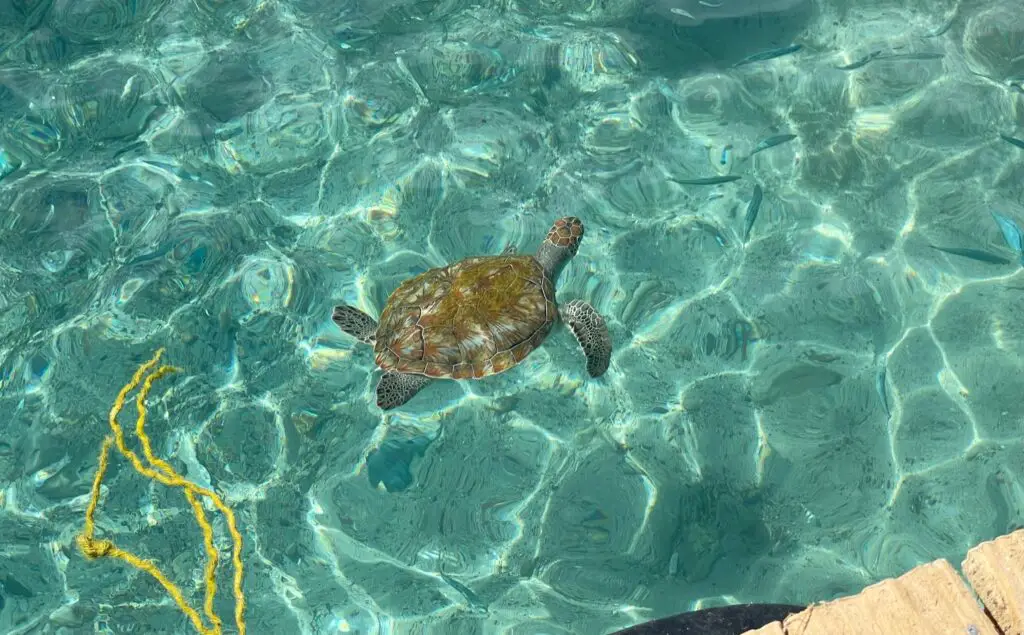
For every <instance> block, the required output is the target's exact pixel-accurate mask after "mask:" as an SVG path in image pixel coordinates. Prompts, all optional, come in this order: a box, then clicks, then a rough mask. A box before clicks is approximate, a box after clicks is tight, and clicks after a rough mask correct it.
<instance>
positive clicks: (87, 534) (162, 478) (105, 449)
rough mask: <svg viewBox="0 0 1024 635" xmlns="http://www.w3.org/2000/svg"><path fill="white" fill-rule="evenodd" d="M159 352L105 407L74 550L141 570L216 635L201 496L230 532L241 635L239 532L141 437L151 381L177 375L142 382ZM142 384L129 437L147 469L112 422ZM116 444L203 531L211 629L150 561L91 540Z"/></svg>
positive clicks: (212, 555)
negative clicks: (180, 493)
mask: <svg viewBox="0 0 1024 635" xmlns="http://www.w3.org/2000/svg"><path fill="white" fill-rule="evenodd" d="M163 352H164V349H162V348H161V349H160V350H158V351H157V352H156V354H155V355H154V356H153V358H152V359H151V360H149V361H148V362H146V363H145V364H143V365H142V366H140V367H139V369H138V370H137V371H135V375H134V376H133V377H132V380H131V381H130V382H128V384H127V385H126V386H125V387H124V388H122V389H121V392H120V393H119V394H118V395H117V399H116V400H115V401H114V406H113V407H112V408H111V409H110V417H109V423H110V429H111V431H112V432H113V435H108V436H107V437H105V438H104V439H103V444H102V446H101V448H100V460H99V467H97V468H96V477H95V478H94V479H93V482H92V495H91V498H90V499H89V506H88V507H87V508H86V510H85V527H84V528H83V529H82V533H81V534H79V535H78V537H77V538H76V539H75V542H76V543H77V544H78V548H79V549H81V550H82V553H83V554H84V555H85V557H86V558H89V559H93V558H101V557H111V558H119V559H121V560H123V561H125V562H127V563H128V564H130V565H131V566H133V567H135V568H136V569H141V570H142V571H145V572H146V573H148V574H149V575H151V576H153V578H155V579H156V581H157V582H159V583H160V584H161V585H163V587H164V589H166V590H167V593H168V594H169V595H170V596H171V599H173V600H174V602H175V603H176V604H177V605H178V607H179V608H181V610H182V612H183V613H185V615H186V616H188V618H189V619H190V620H191V621H192V624H193V625H194V626H195V627H196V630H197V631H199V633H200V634H201V635H221V624H222V622H221V619H220V618H219V617H218V616H217V614H216V613H214V611H213V599H214V596H215V595H216V594H217V577H216V574H217V562H218V555H217V549H216V547H215V546H214V544H213V527H212V526H211V525H210V523H209V521H207V520H206V513H205V512H204V511H203V503H202V501H201V500H200V497H203V496H205V497H207V498H209V499H210V501H211V502H212V503H213V505H214V507H216V508H217V510H218V511H220V513H222V514H224V518H225V519H226V520H227V525H228V532H229V533H230V534H231V541H232V543H233V545H232V550H231V562H232V564H233V565H234V570H235V572H234V573H235V575H234V580H233V582H234V584H233V588H234V593H235V623H236V624H237V625H238V632H239V635H245V596H244V595H243V594H242V576H243V569H242V534H240V533H239V531H238V527H237V525H236V524H235V515H234V513H233V512H232V511H231V509H230V508H229V507H228V506H227V505H225V504H224V501H223V500H222V499H221V498H220V496H218V495H217V494H216V493H215V492H213V491H211V490H208V489H206V488H204V487H200V486H199V485H196V484H195V483H192V482H189V481H186V480H185V479H184V478H182V476H181V475H180V474H178V473H177V472H175V471H174V468H172V467H171V466H170V464H168V463H167V462H166V461H164V460H162V459H160V458H159V457H157V456H155V455H154V454H153V448H152V446H151V445H150V442H149V437H148V436H146V431H145V425H146V397H147V396H148V395H149V391H150V389H151V388H152V387H153V382H155V381H156V380H158V379H160V378H161V377H163V376H164V375H166V374H168V373H173V372H175V371H177V370H178V369H177V368H174V367H173V366H166V365H165V366H161V367H160V368H157V369H156V370H155V371H153V372H152V373H150V374H149V375H148V376H146V377H145V379H143V377H144V376H145V375H146V373H149V371H151V370H152V369H153V368H154V367H155V366H156V365H157V364H158V363H159V362H160V357H161V355H163ZM140 383H142V388H140V389H139V394H138V395H137V396H136V398H135V407H136V409H137V410H138V418H137V419H136V421H135V434H136V435H137V436H138V437H139V442H140V443H141V445H142V453H143V455H144V456H145V458H146V461H147V462H148V463H149V466H146V465H145V464H143V462H142V460H141V459H139V457H138V455H137V454H135V453H134V452H132V451H131V450H130V449H128V446H127V445H125V442H124V431H123V430H122V429H121V425H120V424H119V423H118V422H117V415H118V414H120V412H121V410H122V408H124V402H125V399H127V397H128V393H130V392H131V391H132V390H135V388H136V387H138V385H139V384H140ZM114 444H116V445H117V449H118V451H119V452H120V453H121V455H122V456H124V457H125V458H126V459H128V461H129V462H130V463H131V464H132V467H134V468H135V471H136V472H138V473H139V474H142V475H143V476H145V477H146V478H150V479H152V480H154V481H158V482H160V483H163V484H164V485H166V486H168V487H180V488H181V489H182V490H184V492H185V498H186V499H188V502H189V504H190V505H191V506H192V511H193V513H194V514H195V517H196V522H197V523H199V527H200V528H201V529H202V531H203V545H204V547H205V550H206V556H207V561H206V568H205V571H204V578H205V582H206V584H205V587H206V592H205V598H204V602H203V612H204V613H205V614H206V617H207V619H208V620H209V621H210V623H211V624H213V626H212V627H207V626H206V625H205V624H203V620H202V618H201V617H200V616H199V613H198V612H197V611H196V610H195V609H193V608H192V606H191V605H190V604H189V603H188V601H187V600H186V599H185V597H184V595H182V593H181V590H180V589H178V587H177V586H176V585H175V584H174V583H173V582H171V581H170V579H168V578H167V576H166V575H164V573H163V572H162V571H161V570H160V569H159V568H158V567H157V566H156V564H155V563H153V562H151V561H149V560H143V559H142V558H140V557H138V556H136V555H135V554H133V553H130V552H128V551H125V550H123V549H120V548H118V547H116V546H115V545H114V543H113V542H111V541H109V540H97V539H96V538H95V537H94V533H95V531H96V522H95V520H94V517H95V515H96V506H97V504H98V503H99V498H100V484H101V483H102V482H103V475H104V474H105V473H106V471H107V464H108V458H109V455H110V446H111V445H114Z"/></svg>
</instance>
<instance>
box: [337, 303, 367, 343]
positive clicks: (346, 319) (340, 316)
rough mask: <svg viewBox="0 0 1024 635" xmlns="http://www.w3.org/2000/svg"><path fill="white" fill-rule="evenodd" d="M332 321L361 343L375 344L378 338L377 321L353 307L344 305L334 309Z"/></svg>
mask: <svg viewBox="0 0 1024 635" xmlns="http://www.w3.org/2000/svg"><path fill="white" fill-rule="evenodd" d="M331 319H332V320H334V323H335V324H337V325H338V327H339V328H341V330H342V331H345V332H346V333H348V334H349V335H351V336H352V337H354V338H356V339H357V340H359V341H361V342H366V343H367V344H373V341H374V339H376V337H377V321H376V320H374V319H373V318H372V317H370V316H369V315H367V314H365V313H363V312H362V311H360V310H359V309H357V308H355V307H353V306H349V305H347V304H342V305H339V306H336V307H334V314H333V315H331Z"/></svg>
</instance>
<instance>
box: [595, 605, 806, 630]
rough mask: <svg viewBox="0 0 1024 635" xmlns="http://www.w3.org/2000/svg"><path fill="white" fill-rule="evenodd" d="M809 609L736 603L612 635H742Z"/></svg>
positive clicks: (644, 624) (666, 618)
mask: <svg viewBox="0 0 1024 635" xmlns="http://www.w3.org/2000/svg"><path fill="white" fill-rule="evenodd" d="M805 608H807V607H804V606H796V605H793V604H736V605H734V606H718V607H715V608H710V609H701V610H699V611H690V612H689V613H680V614H679V615H673V616H671V617H663V618H661V619H658V620H654V621H651V622H644V623H643V624H637V625H636V626H631V627H629V628H625V629H622V630H621V631H615V632H614V633H610V634H609V635H742V633H745V632H747V631H750V630H754V629H757V628H761V627H762V626H766V625H768V624H771V623H772V622H776V621H781V620H783V619H785V618H786V616H787V615H791V614H793V613H799V612H800V611H802V610H804V609H805Z"/></svg>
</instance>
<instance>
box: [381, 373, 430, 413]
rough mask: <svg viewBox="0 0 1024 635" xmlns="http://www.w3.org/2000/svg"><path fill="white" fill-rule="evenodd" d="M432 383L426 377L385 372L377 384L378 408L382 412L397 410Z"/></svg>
mask: <svg viewBox="0 0 1024 635" xmlns="http://www.w3.org/2000/svg"><path fill="white" fill-rule="evenodd" d="M430 382H431V379H430V377H426V376H425V375H413V374H409V373H396V372H395V371H393V370H389V371H385V372H384V374H383V375H381V377H380V381H378V382H377V406H378V407H380V409H381V410H390V409H392V408H397V407H398V406H401V405H402V404H404V403H405V402H407V401H409V400H410V399H412V398H413V395H415V394H416V393H418V392H419V391H420V389H421V388H423V387H424V386H426V385H427V384H429V383H430Z"/></svg>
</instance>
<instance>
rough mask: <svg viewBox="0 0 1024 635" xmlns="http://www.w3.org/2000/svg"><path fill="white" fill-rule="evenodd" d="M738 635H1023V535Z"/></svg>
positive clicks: (998, 540)
mask: <svg viewBox="0 0 1024 635" xmlns="http://www.w3.org/2000/svg"><path fill="white" fill-rule="evenodd" d="M962 569H963V572H964V576H965V577H966V578H967V579H966V581H965V580H964V579H963V578H962V577H961V576H960V575H959V574H958V573H957V572H956V570H955V569H953V566H952V565H951V564H950V563H949V562H948V561H946V560H935V561H934V562H929V563H927V564H923V565H920V566H918V567H915V568H914V569H911V570H910V571H908V572H907V573H905V574H903V575H901V576H900V577H898V578H892V579H888V580H883V581H882V582H878V583H876V584H872V585H871V586H869V587H866V588H865V589H864V590H862V591H861V592H860V593H858V594H857V595H853V596H850V597H844V598H839V599H838V600H832V601H830V602H822V603H820V604H812V605H811V606H809V607H807V608H806V609H805V610H804V611H802V612H800V613H796V614H794V615H790V616H789V617H787V618H786V619H785V620H783V621H781V622H772V623H771V624H768V625H767V626H764V627H762V628H759V629H757V630H753V631H747V632H746V633H744V635H916V634H918V633H920V634H921V635H945V634H947V633H948V634H949V635H1024V529H1021V530H1017V531H1015V532H1013V533H1011V534H1008V535H1005V536H1001V537H999V538H996V539H995V540H990V541H988V542H983V543H981V544H980V545H977V546H976V547H974V548H972V549H971V550H970V551H968V552H967V557H966V558H965V559H964V561H963V564H962Z"/></svg>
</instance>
